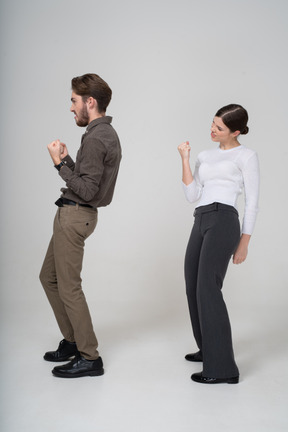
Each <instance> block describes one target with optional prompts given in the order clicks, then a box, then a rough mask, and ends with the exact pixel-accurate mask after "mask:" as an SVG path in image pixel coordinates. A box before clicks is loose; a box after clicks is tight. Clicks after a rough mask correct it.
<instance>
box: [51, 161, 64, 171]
mask: <svg viewBox="0 0 288 432" xmlns="http://www.w3.org/2000/svg"><path fill="white" fill-rule="evenodd" d="M63 165H65V164H64V162H63V161H61V162H60V163H59V164H58V165H54V167H55V168H56V169H57V170H58V171H60V169H61V168H62V166H63Z"/></svg>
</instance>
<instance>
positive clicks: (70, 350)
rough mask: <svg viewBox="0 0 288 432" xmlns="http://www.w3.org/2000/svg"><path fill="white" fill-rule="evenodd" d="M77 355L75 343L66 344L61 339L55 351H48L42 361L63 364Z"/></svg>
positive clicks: (66, 342)
mask: <svg viewBox="0 0 288 432" xmlns="http://www.w3.org/2000/svg"><path fill="white" fill-rule="evenodd" d="M77 353H78V350H77V346H76V343H75V342H68V341H66V339H63V340H62V341H61V342H60V343H59V346H58V348H57V350H56V351H48V352H46V354H45V355H44V360H47V361H50V362H63V361H67V360H69V359H70V358H71V357H74V356H75V355H76V354H77Z"/></svg>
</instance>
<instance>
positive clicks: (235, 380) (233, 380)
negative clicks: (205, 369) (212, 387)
mask: <svg viewBox="0 0 288 432" xmlns="http://www.w3.org/2000/svg"><path fill="white" fill-rule="evenodd" d="M191 379H192V381H194V382H197V383H200V384H238V383H239V377H234V378H227V379H224V378H223V379H220V378H219V379H218V380H217V381H205V380H201V379H200V380H198V379H197V378H196V379H195V378H194V377H192V376H191Z"/></svg>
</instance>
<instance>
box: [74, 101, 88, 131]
mask: <svg viewBox="0 0 288 432" xmlns="http://www.w3.org/2000/svg"><path fill="white" fill-rule="evenodd" d="M75 120H76V124H77V126H84V127H85V126H87V125H88V123H89V116H88V111H87V107H86V106H84V107H83V108H82V110H81V111H80V112H79V114H78V115H77V114H76V119H75Z"/></svg>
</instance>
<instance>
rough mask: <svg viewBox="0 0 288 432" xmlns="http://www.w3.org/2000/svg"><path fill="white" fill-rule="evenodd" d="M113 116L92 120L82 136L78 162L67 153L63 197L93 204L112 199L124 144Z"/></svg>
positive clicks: (61, 174) (103, 203) (103, 202)
mask: <svg viewBox="0 0 288 432" xmlns="http://www.w3.org/2000/svg"><path fill="white" fill-rule="evenodd" d="M111 122H112V117H108V116H105V117H101V118H98V119H95V120H93V121H92V122H91V123H89V125H88V127H87V129H86V132H85V134H84V135H83V136H82V140H81V145H80V148H79V150H78V153H77V156H76V162H75V163H74V161H73V160H72V158H71V157H70V156H69V155H68V156H66V157H65V158H64V159H63V162H64V163H65V165H64V166H63V167H62V168H61V169H60V171H59V175H60V176H61V177H62V179H63V180H64V181H65V182H66V186H67V188H62V189H61V191H62V197H63V198H67V199H69V200H72V201H75V202H77V203H80V204H89V205H91V206H92V207H104V206H107V205H108V204H110V202H111V201H112V197H113V193H114V188H115V184H116V179H117V175H118V171H119V165H120V160H121V145H120V141H119V138H118V135H117V133H116V131H115V130H114V129H113V127H112V125H111Z"/></svg>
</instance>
